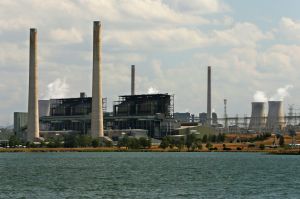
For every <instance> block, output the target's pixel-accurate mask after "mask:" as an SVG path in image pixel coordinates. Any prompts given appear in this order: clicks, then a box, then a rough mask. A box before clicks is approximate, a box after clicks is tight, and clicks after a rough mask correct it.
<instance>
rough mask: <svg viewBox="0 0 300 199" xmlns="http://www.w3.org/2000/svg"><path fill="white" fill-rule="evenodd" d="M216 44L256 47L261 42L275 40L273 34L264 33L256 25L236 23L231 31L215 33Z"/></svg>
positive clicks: (216, 31)
mask: <svg viewBox="0 0 300 199" xmlns="http://www.w3.org/2000/svg"><path fill="white" fill-rule="evenodd" d="M213 37H215V40H216V43H218V44H219V45H220V44H221V45H232V46H248V47H252V46H256V45H257V42H258V41H260V40H270V39H273V34H272V33H271V32H265V33H264V32H262V31H261V30H260V29H259V28H258V27H257V26H256V25H255V24H252V23H249V22H244V23H236V24H234V26H233V27H232V28H230V29H226V30H215V31H214V32H213Z"/></svg>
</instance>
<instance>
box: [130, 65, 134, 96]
mask: <svg viewBox="0 0 300 199" xmlns="http://www.w3.org/2000/svg"><path fill="white" fill-rule="evenodd" d="M134 87H135V66H134V65H131V95H135V88H134Z"/></svg>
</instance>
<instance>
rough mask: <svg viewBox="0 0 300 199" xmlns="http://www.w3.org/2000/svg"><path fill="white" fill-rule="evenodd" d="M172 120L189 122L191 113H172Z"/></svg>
mask: <svg viewBox="0 0 300 199" xmlns="http://www.w3.org/2000/svg"><path fill="white" fill-rule="evenodd" d="M174 119H175V120H177V121H178V122H185V123H187V122H190V121H191V113H189V112H186V113H178V112H176V113H174Z"/></svg>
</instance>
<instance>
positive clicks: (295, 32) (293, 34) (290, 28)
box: [279, 17, 300, 40]
mask: <svg viewBox="0 0 300 199" xmlns="http://www.w3.org/2000/svg"><path fill="white" fill-rule="evenodd" d="M279 32H280V33H282V34H283V35H284V36H285V37H286V38H287V39H289V40H295V39H296V40H299V39H300V21H295V20H293V19H291V18H288V17H282V18H281V20H280V22H279Z"/></svg>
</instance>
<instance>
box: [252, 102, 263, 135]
mask: <svg viewBox="0 0 300 199" xmlns="http://www.w3.org/2000/svg"><path fill="white" fill-rule="evenodd" d="M265 125H266V120H265V102H252V112H251V119H250V123H249V129H252V130H256V131H259V130H261V129H262V128H264V127H265Z"/></svg>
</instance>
